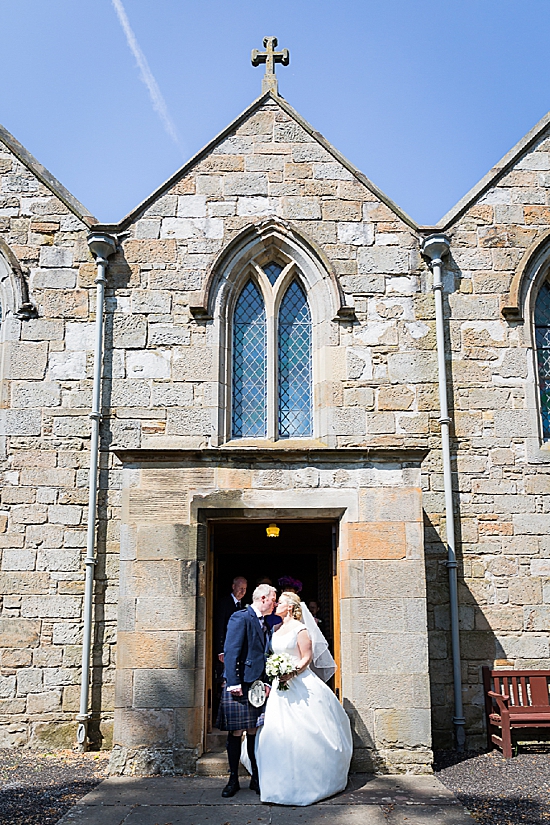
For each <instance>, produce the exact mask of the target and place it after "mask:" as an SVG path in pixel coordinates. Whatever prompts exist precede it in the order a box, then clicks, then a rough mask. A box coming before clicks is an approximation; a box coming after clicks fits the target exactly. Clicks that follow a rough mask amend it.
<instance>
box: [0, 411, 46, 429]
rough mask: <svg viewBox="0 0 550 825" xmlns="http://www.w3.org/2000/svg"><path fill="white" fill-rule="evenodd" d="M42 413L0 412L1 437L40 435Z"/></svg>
mask: <svg viewBox="0 0 550 825" xmlns="http://www.w3.org/2000/svg"><path fill="white" fill-rule="evenodd" d="M41 432H42V412H41V411H40V410H29V409H25V410H0V433H1V434H2V435H40V433H41Z"/></svg>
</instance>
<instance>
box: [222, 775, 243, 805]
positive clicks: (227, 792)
mask: <svg viewBox="0 0 550 825" xmlns="http://www.w3.org/2000/svg"><path fill="white" fill-rule="evenodd" d="M240 789H241V786H240V785H239V779H238V777H236V776H230V777H229V782H228V783H227V785H226V786H225V788H224V789H223V791H222V796H223V797H224V798H225V799H228V798H229V797H231V796H235V794H236V793H237V791H240Z"/></svg>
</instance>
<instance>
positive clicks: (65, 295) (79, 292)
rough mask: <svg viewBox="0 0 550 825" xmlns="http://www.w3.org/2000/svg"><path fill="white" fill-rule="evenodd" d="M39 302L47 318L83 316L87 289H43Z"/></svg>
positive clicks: (86, 300)
mask: <svg viewBox="0 0 550 825" xmlns="http://www.w3.org/2000/svg"><path fill="white" fill-rule="evenodd" d="M41 303H42V306H43V308H44V314H45V315H46V316H47V317H48V318H60V319H67V318H85V317H86V316H87V314H88V290H87V289H71V290H68V291H65V290H61V289H45V290H43V292H42V301H41ZM18 377H19V376H18ZM21 377H24V376H21Z"/></svg>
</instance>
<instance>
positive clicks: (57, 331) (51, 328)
mask: <svg viewBox="0 0 550 825" xmlns="http://www.w3.org/2000/svg"><path fill="white" fill-rule="evenodd" d="M21 340H23V341H62V340H63V323H62V322H61V321H50V320H49V319H47V318H30V319H29V320H28V321H25V323H24V324H23V325H22V327H21Z"/></svg>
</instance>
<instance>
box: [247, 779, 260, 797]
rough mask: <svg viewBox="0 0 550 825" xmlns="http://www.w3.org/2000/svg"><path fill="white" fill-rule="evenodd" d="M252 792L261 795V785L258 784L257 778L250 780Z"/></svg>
mask: <svg viewBox="0 0 550 825" xmlns="http://www.w3.org/2000/svg"><path fill="white" fill-rule="evenodd" d="M248 787H249V788H250V790H251V791H256V793H258V794H259V793H260V783H259V782H258V777H257V776H252V777H251V779H250V785H249V786H248Z"/></svg>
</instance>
